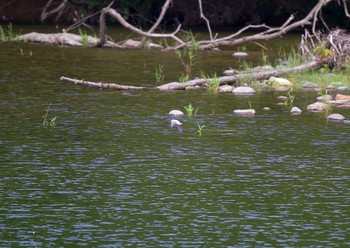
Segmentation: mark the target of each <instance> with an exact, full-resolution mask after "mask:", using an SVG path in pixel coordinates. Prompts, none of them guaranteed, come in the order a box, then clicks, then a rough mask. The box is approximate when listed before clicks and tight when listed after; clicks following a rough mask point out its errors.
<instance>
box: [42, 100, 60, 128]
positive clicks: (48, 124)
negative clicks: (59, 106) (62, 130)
mask: <svg viewBox="0 0 350 248" xmlns="http://www.w3.org/2000/svg"><path fill="white" fill-rule="evenodd" d="M50 106H51V103H50V104H49V106H47V109H46V112H45V114H44V115H43V117H42V118H43V123H42V125H43V127H54V126H56V119H57V118H56V116H55V117H53V118H51V119H49V117H48V115H49V112H50Z"/></svg>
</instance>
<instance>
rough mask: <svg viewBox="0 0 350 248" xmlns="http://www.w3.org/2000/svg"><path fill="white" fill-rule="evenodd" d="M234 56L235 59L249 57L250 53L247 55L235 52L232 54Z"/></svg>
mask: <svg viewBox="0 0 350 248" xmlns="http://www.w3.org/2000/svg"><path fill="white" fill-rule="evenodd" d="M232 56H234V57H247V56H248V53H246V52H234V53H233V54H232Z"/></svg>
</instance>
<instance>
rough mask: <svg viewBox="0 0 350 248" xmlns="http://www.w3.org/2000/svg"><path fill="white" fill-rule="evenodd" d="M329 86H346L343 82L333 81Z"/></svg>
mask: <svg viewBox="0 0 350 248" xmlns="http://www.w3.org/2000/svg"><path fill="white" fill-rule="evenodd" d="M328 86H330V87H334V88H338V87H340V86H344V84H343V83H342V82H331V83H330V84H329V85H328Z"/></svg>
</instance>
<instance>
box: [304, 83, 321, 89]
mask: <svg viewBox="0 0 350 248" xmlns="http://www.w3.org/2000/svg"><path fill="white" fill-rule="evenodd" d="M301 88H303V89H317V88H318V85H317V84H315V83H312V82H304V83H303V84H302V85H301Z"/></svg>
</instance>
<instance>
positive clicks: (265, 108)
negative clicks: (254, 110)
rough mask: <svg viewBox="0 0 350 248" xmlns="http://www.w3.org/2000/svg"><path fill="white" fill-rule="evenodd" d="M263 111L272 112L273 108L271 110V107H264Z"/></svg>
mask: <svg viewBox="0 0 350 248" xmlns="http://www.w3.org/2000/svg"><path fill="white" fill-rule="evenodd" d="M263 110H264V111H270V110H271V108H269V107H264V108H263Z"/></svg>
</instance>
